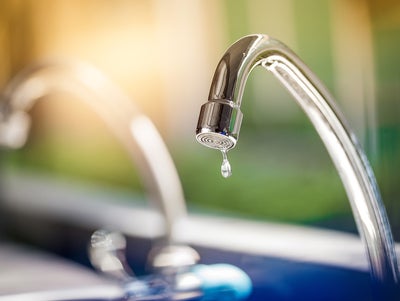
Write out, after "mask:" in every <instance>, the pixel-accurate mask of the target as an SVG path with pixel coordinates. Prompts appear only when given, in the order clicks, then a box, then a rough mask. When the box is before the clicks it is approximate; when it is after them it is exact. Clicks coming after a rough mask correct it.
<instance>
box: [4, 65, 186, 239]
mask: <svg viewBox="0 0 400 301" xmlns="http://www.w3.org/2000/svg"><path fill="white" fill-rule="evenodd" d="M60 92H62V93H68V94H69V95H72V96H74V97H76V98H78V99H80V100H82V101H84V102H86V103H87V104H88V105H89V106H90V107H91V108H92V109H93V110H94V111H95V112H96V113H97V114H98V115H99V116H100V117H101V118H102V120H104V121H105V123H106V124H107V125H108V126H109V128H110V129H111V130H112V132H113V134H114V135H115V136H116V137H117V138H118V139H119V141H120V143H121V144H122V145H123V146H124V147H125V148H126V150H127V151H128V153H129V155H130V157H131V159H132V161H133V163H134V165H135V166H137V167H138V170H139V174H140V177H141V179H142V180H143V181H144V185H145V189H146V191H147V193H148V194H149V198H150V200H151V202H152V203H153V204H154V205H155V206H156V208H158V210H159V212H161V215H162V217H163V219H164V222H165V238H166V244H167V245H168V244H169V243H171V241H172V240H173V239H172V236H173V228H174V224H175V223H176V222H178V221H179V220H180V219H181V218H183V217H185V216H186V205H185V199H184V196H183V191H182V187H181V183H180V179H179V176H178V173H177V171H176V168H175V165H174V163H173V161H172V158H171V157H170V154H169V152H168V150H167V147H166V145H165V144H164V141H163V139H162V137H161V136H160V134H159V132H158V131H157V129H156V127H155V126H154V124H153V123H152V121H151V120H150V119H149V118H148V117H146V116H145V115H143V114H142V113H140V112H139V111H138V109H137V108H136V107H135V105H134V103H133V102H132V100H131V99H130V98H129V97H128V96H126V95H125V94H124V93H123V92H122V91H121V90H120V89H118V88H117V87H116V86H115V85H114V84H113V83H112V82H111V81H110V80H108V79H107V78H106V77H105V76H104V75H103V74H102V73H101V72H99V71H98V70H97V69H95V68H94V67H92V66H90V65H87V64H83V63H77V62H68V61H45V62H42V63H39V64H36V65H33V66H31V67H30V68H27V69H25V70H24V71H22V72H20V73H19V74H18V75H17V76H16V77H14V78H13V79H12V80H11V81H10V82H9V84H8V85H7V86H6V87H5V89H4V91H3V93H2V94H1V101H0V146H5V147H9V148H19V147H22V146H23V145H24V143H25V141H26V140H27V137H28V133H29V127H30V116H29V110H30V108H31V107H32V106H33V105H34V104H35V103H36V102H37V101H38V100H39V99H41V98H42V97H44V96H46V95H48V94H53V93H60ZM115 218H116V219H117V218H118V216H116V217H115Z"/></svg>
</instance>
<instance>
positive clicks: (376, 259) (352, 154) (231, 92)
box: [197, 35, 399, 283]
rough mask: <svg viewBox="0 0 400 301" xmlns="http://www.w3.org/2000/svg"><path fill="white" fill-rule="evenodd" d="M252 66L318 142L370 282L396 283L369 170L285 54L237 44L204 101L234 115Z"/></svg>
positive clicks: (246, 41)
mask: <svg viewBox="0 0 400 301" xmlns="http://www.w3.org/2000/svg"><path fill="white" fill-rule="evenodd" d="M258 65H262V66H264V67H265V68H266V69H267V70H268V71H270V72H272V73H273V74H274V76H275V77H277V78H278V80H280V81H281V83H282V84H283V85H284V86H285V87H286V88H287V89H288V90H289V92H290V93H291V94H292V96H293V97H294V98H295V100H296V101H297V102H298V103H299V105H300V106H301V107H302V108H303V110H304V111H305V113H306V114H307V116H308V117H309V119H310V121H311V122H312V123H313V125H314V127H315V128H316V130H317V132H318V133H319V135H320V137H321V139H322V140H323V142H324V144H325V146H326V148H327V150H328V152H329V154H330V156H331V158H332V160H333V162H334V164H335V166H336V169H337V170H338V172H339V175H340V177H341V179H342V182H343V185H344V187H345V189H346V192H347V195H348V198H349V201H350V203H351V207H352V210H353V215H354V218H355V220H356V224H357V227H358V230H359V232H360V236H361V238H362V239H363V241H364V243H365V247H366V252H367V256H368V259H369V262H370V266H371V274H372V276H373V279H375V280H377V281H378V282H382V283H397V282H398V277H399V275H398V267H397V259H396V255H395V250H394V243H393V238H392V234H391V230H390V225H389V222H388V218H387V215H386V211H385V208H384V205H383V203H382V200H381V197H380V194H379V189H378V186H377V184H376V180H375V177H374V174H373V171H372V169H371V167H370V166H369V164H368V161H367V160H366V157H365V155H364V153H363V151H362V149H361V148H360V146H359V144H358V142H357V139H356V138H355V135H354V134H353V133H352V131H350V130H349V127H348V126H347V123H346V121H345V119H344V118H343V116H342V114H341V113H340V111H339V110H338V108H336V106H335V102H334V101H333V98H332V97H331V96H330V95H329V93H328V92H327V90H326V89H325V88H324V87H323V85H322V84H321V83H320V81H319V80H318V79H317V77H316V76H315V75H313V73H312V72H311V71H310V70H309V69H308V68H307V66H306V65H305V64H304V63H303V62H301V60H300V59H299V58H298V57H297V56H296V55H295V54H294V53H293V52H292V51H291V50H289V49H288V48H287V47H286V46H284V45H283V44H281V43H280V42H278V41H276V40H273V39H270V38H269V37H268V36H265V35H253V36H247V37H244V38H242V39H240V40H239V41H238V42H236V43H234V44H233V45H232V46H231V47H230V48H229V49H228V50H227V51H226V53H225V54H224V56H223V58H222V59H221V61H220V63H219V65H218V66H219V67H217V70H216V73H215V74H214V79H213V82H212V85H211V88H210V99H209V102H210V103H213V102H215V100H219V99H221V98H222V97H225V100H226V101H227V102H234V105H231V107H234V108H235V109H237V110H239V109H240V104H241V100H242V96H243V91H244V88H245V84H246V81H247V78H248V76H249V73H250V72H251V70H252V69H253V68H255V67H256V66H258ZM221 66H224V67H223V68H222V67H221ZM227 104H228V103H227ZM231 115H232V114H231ZM214 123H215V122H214ZM203 125H206V126H207V123H206V122H204V119H203V120H200V119H199V123H198V130H197V132H198V133H199V132H201V131H202V130H201V126H203ZM210 128H211V127H210ZM230 128H235V129H237V130H236V131H234V132H233V133H232V135H233V137H238V133H239V128H240V121H237V125H236V126H234V127H230Z"/></svg>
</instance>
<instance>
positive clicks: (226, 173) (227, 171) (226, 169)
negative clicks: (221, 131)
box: [221, 150, 232, 178]
mask: <svg viewBox="0 0 400 301" xmlns="http://www.w3.org/2000/svg"><path fill="white" fill-rule="evenodd" d="M221 153H222V164H221V174H222V176H223V177H224V178H228V177H230V176H231V175H232V169H231V164H230V163H229V160H228V156H227V151H226V150H221Z"/></svg>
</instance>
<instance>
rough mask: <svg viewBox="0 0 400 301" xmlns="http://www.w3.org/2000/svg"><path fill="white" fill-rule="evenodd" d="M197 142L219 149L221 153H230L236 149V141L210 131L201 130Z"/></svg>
mask: <svg viewBox="0 0 400 301" xmlns="http://www.w3.org/2000/svg"><path fill="white" fill-rule="evenodd" d="M196 140H197V141H198V142H199V143H200V144H202V145H204V146H207V147H209V148H214V149H218V150H221V151H228V150H230V149H231V148H233V147H235V145H236V141H237V140H236V139H235V138H234V137H232V136H229V135H226V134H224V133H217V132H211V131H210V130H208V129H201V130H200V132H198V133H197V134H196Z"/></svg>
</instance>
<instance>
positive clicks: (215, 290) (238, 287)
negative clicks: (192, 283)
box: [192, 264, 252, 301]
mask: <svg viewBox="0 0 400 301" xmlns="http://www.w3.org/2000/svg"><path fill="white" fill-rule="evenodd" d="M192 272H193V273H194V274H195V275H196V276H197V277H198V278H199V279H200V280H201V283H202V284H201V289H202V291H203V294H204V295H203V298H202V299H201V300H202V301H209V300H219V301H222V300H243V299H246V298H247V297H248V296H249V295H250V293H251V291H252V283H251V280H250V277H249V276H248V275H247V274H246V273H245V272H244V271H243V270H241V269H239V268H238V267H235V266H233V265H229V264H213V265H202V264H200V265H196V266H194V267H193V269H192Z"/></svg>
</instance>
